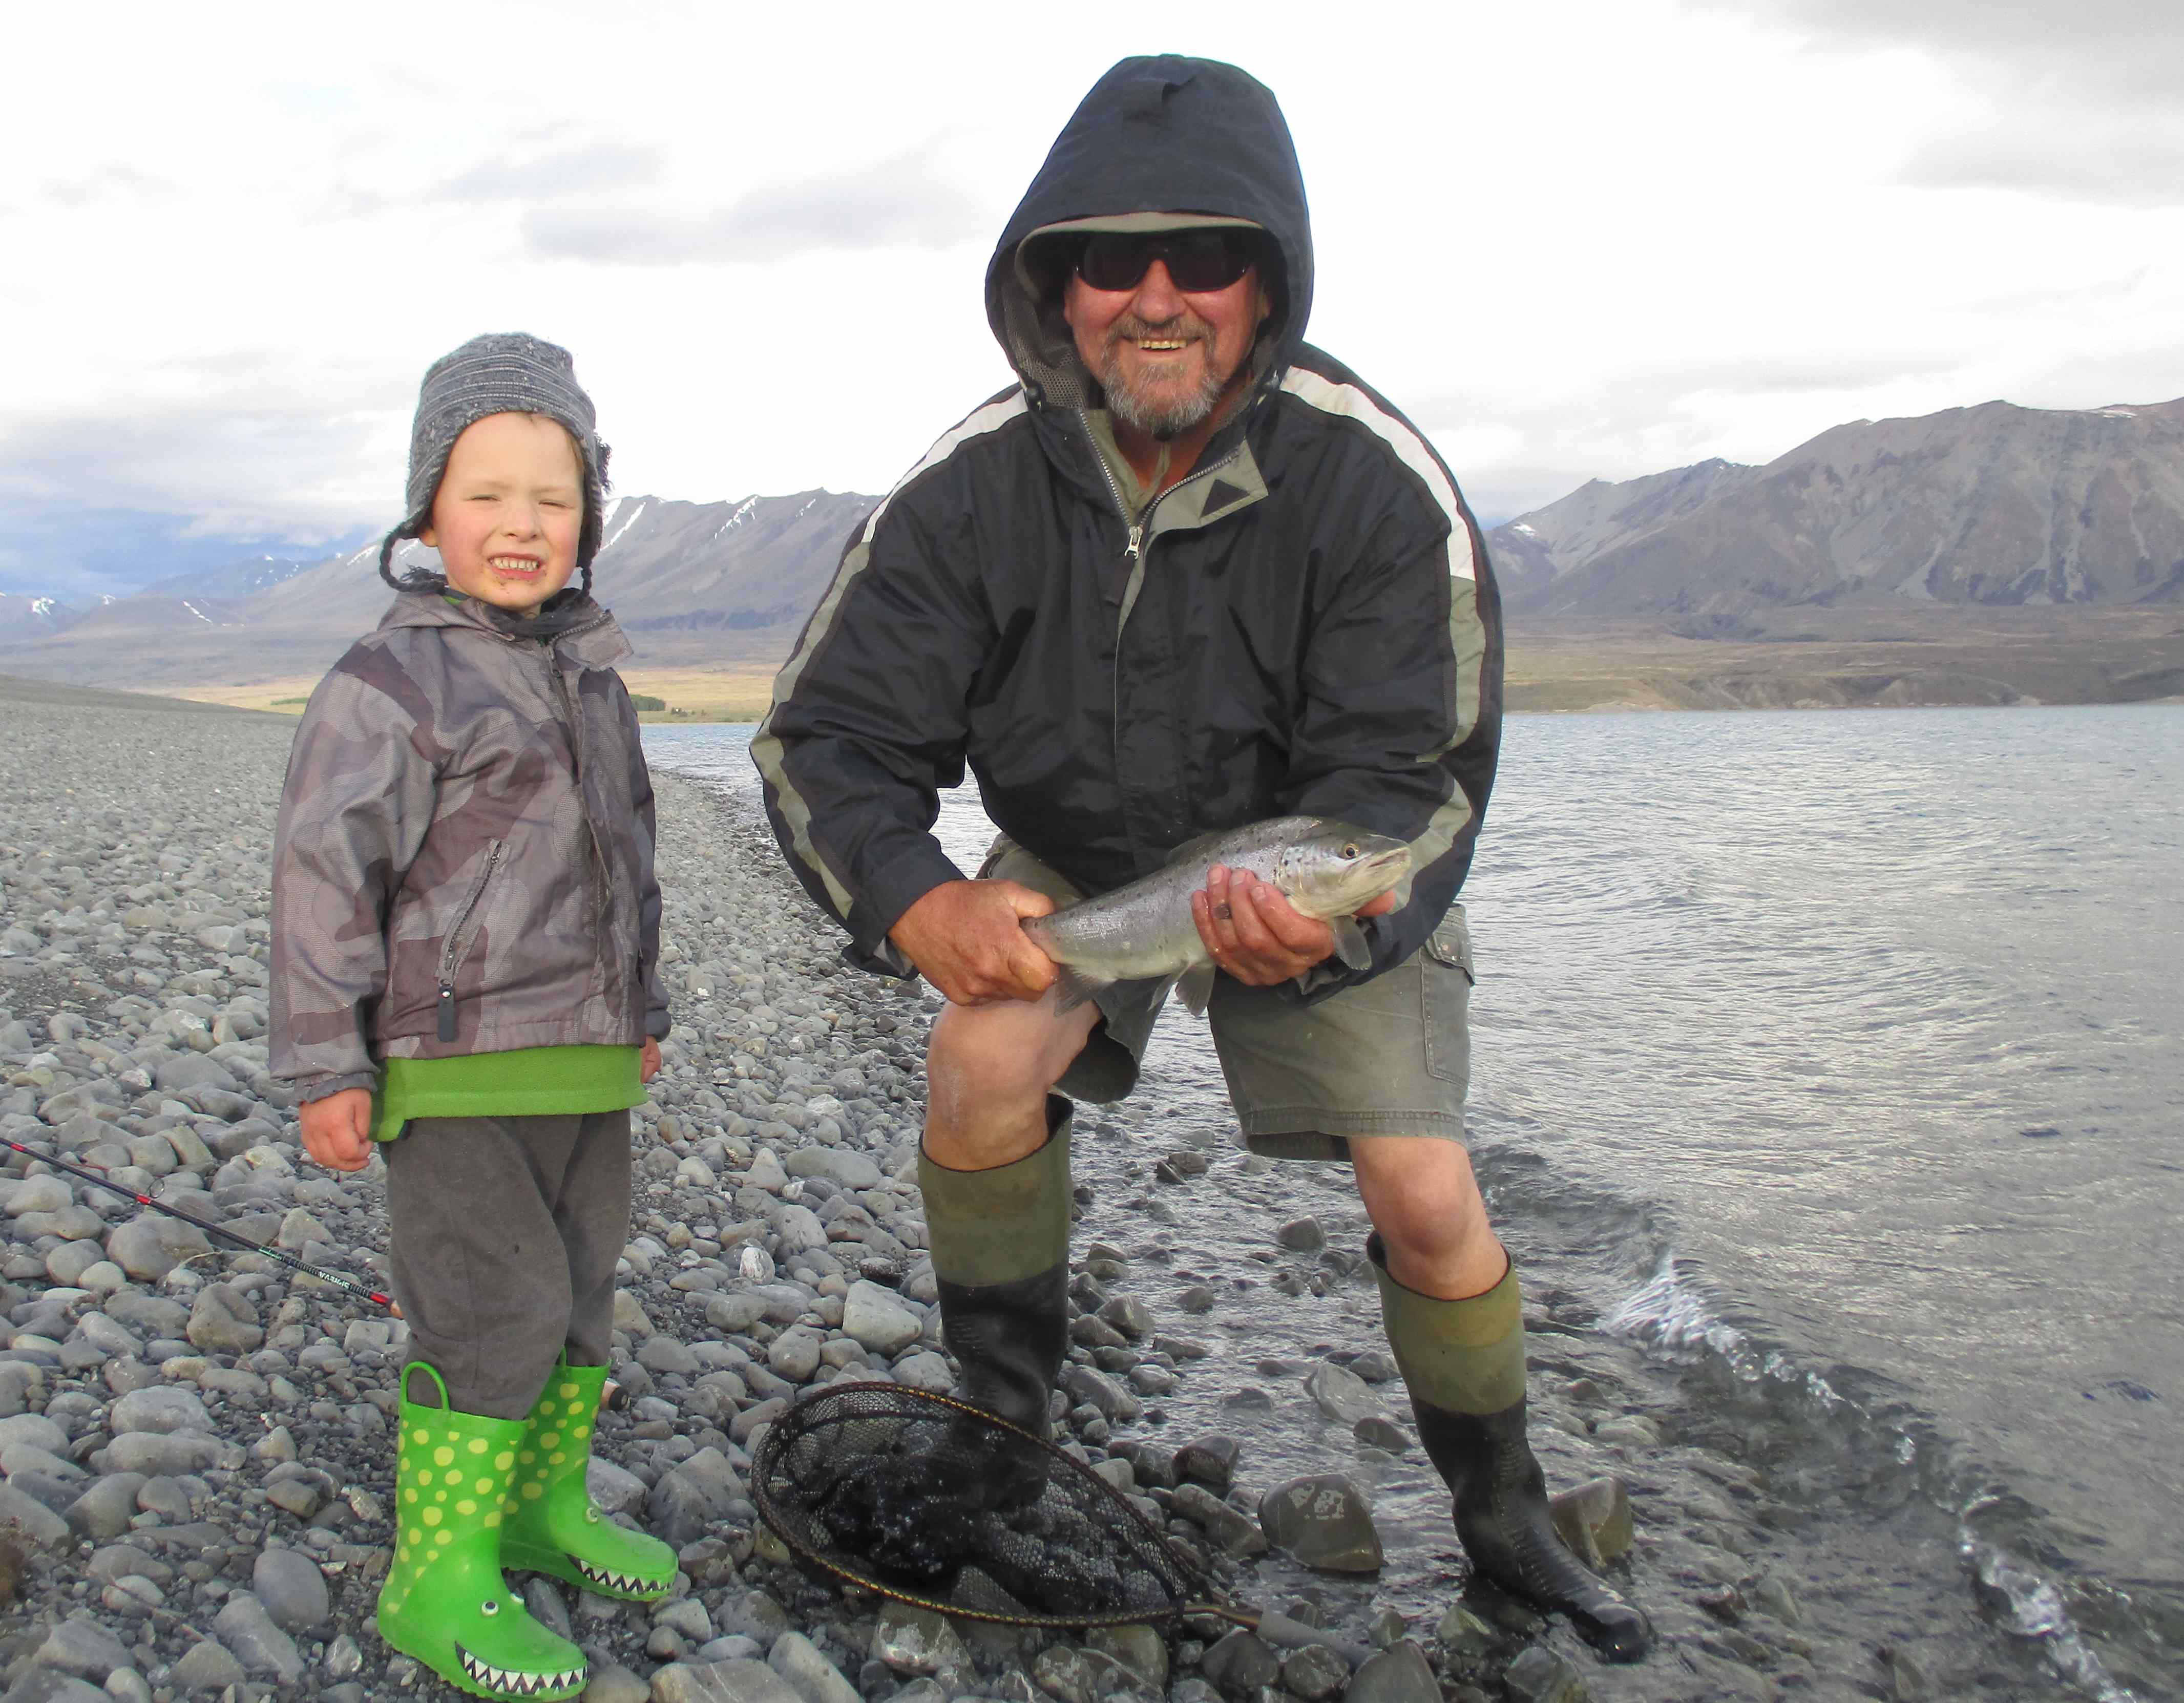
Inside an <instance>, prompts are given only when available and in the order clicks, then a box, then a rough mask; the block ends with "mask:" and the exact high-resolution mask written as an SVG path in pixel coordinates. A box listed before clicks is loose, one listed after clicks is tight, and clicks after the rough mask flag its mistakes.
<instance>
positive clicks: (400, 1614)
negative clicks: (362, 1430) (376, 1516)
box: [379, 1361, 587, 1700]
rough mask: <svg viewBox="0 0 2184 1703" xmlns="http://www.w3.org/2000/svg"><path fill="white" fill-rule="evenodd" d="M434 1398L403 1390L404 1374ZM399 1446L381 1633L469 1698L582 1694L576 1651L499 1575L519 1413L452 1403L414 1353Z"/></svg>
mask: <svg viewBox="0 0 2184 1703" xmlns="http://www.w3.org/2000/svg"><path fill="white" fill-rule="evenodd" d="M411 1372H424V1373H426V1375H427V1376H428V1377H431V1378H432V1382H433V1383H435V1384H437V1386H438V1387H439V1391H440V1405H438V1406H437V1407H426V1406H423V1405H420V1404H418V1403H415V1402H413V1401H411V1400H409V1374H410V1373H411ZM401 1389H402V1408H401V1413H402V1445H401V1455H400V1456H399V1458H398V1461H397V1464H396V1466H395V1472H394V1479H395V1483H394V1522H395V1523H394V1565H393V1568H392V1569H390V1570H389V1571H388V1572H387V1583H385V1584H384V1585H382V1587H381V1588H380V1592H379V1635H380V1636H381V1637H382V1638H383V1639H386V1640H387V1643H389V1644H390V1645H393V1647H394V1648H395V1649H397V1650H400V1651H401V1652H402V1653H403V1654H404V1655H405V1656H415V1657H416V1658H417V1660H418V1661H421V1662H423V1663H424V1664H425V1665H426V1667H429V1668H431V1669H432V1672H435V1673H437V1674H438V1675H439V1676H440V1678H443V1679H444V1680H446V1681H447V1682H448V1684H450V1685H452V1686H454V1687H455V1689H457V1690H460V1691H467V1692H469V1693H471V1695H473V1696H477V1697H533V1698H545V1699H549V1700H550V1699H555V1698H565V1697H575V1696H577V1695H580V1694H581V1693H582V1690H583V1689H584V1683H585V1679H586V1678H587V1671H586V1663H585V1661H584V1653H583V1651H582V1650H579V1649H577V1646H576V1645H573V1644H571V1643H570V1642H569V1640H568V1639H565V1638H557V1637H555V1636H554V1634H553V1633H550V1632H549V1631H548V1630H547V1629H546V1628H544V1627H543V1626H541V1625H540V1624H539V1623H538V1622H537V1621H535V1620H533V1619H532V1617H531V1614H530V1611H529V1610H527V1609H526V1608H525V1607H524V1606H523V1605H522V1603H521V1602H520V1601H518V1600H516V1599H515V1597H514V1596H512V1595H511V1594H510V1593H509V1589H508V1582H507V1581H506V1580H505V1579H504V1578H501V1576H500V1567H501V1522H502V1518H503V1508H504V1505H505V1503H506V1502H507V1500H508V1487H509V1484H510V1481H511V1480H512V1479H513V1478H515V1472H516V1445H517V1444H519V1443H520V1442H521V1440H522V1438H523V1428H524V1422H523V1421H522V1420H521V1419H493V1418H489V1417H487V1416H485V1415H483V1414H478V1413H458V1412H457V1411H455V1410H454V1408H452V1407H450V1406H448V1386H447V1383H446V1382H445V1380H443V1378H442V1377H441V1376H440V1374H439V1373H438V1372H437V1371H435V1370H434V1369H433V1368H432V1366H427V1365H426V1363H425V1362H424V1361H410V1363H409V1365H408V1366H404V1367H403V1368H402V1385H401Z"/></svg>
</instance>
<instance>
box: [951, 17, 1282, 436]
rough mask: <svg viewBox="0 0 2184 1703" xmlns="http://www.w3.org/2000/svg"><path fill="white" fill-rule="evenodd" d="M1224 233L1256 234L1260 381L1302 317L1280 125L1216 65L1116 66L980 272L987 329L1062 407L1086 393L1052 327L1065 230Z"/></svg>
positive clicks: (1249, 90)
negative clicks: (1214, 229) (1262, 299)
mask: <svg viewBox="0 0 2184 1703" xmlns="http://www.w3.org/2000/svg"><path fill="white" fill-rule="evenodd" d="M1230 223H1240V224H1245V225H1256V226H1257V227H1258V228H1259V229H1261V230H1262V231H1265V232H1266V243H1267V247H1268V251H1269V252H1268V259H1266V261H1265V263H1264V264H1263V265H1262V278H1263V279H1264V281H1265V282H1266V285H1267V287H1268V294H1269V296H1270V298H1272V300H1273V313H1272V314H1269V315H1268V318H1267V320H1266V323H1265V324H1264V325H1262V326H1261V327H1260V328H1259V337H1258V341H1257V342H1256V344H1255V345H1254V346H1253V349H1252V353H1251V365H1252V377H1253V381H1254V383H1255V385H1256V384H1263V383H1264V382H1266V381H1267V379H1268V376H1269V375H1277V376H1278V375H1279V373H1280V371H1281V370H1282V369H1283V368H1284V367H1286V366H1287V365H1289V364H1290V360H1291V359H1293V358H1294V356H1295V353H1296V349H1297V347H1298V345H1299V344H1301V342H1303V341H1304V327H1305V321H1306V320H1307V318H1309V317H1310V315H1311V312H1312V220H1311V215H1310V213H1309V211H1308V210H1307V207H1306V205H1305V194H1304V177H1303V175H1302V174H1301V172H1300V171H1299V170H1298V168H1297V158H1296V147H1295V144H1294V143H1292V142H1291V141H1290V129H1289V125H1288V123H1287V121H1286V120H1284V119H1283V117H1282V109H1281V108H1280V106H1279V105H1278V104H1277V103H1276V102H1275V100H1274V97H1273V92H1272V91H1271V90H1269V89H1268V87H1267V86H1265V85H1264V84H1262V83H1261V82H1260V81H1258V80H1257V79H1256V78H1255V77H1252V76H1251V75H1249V74H1248V73H1247V72H1245V71H1241V70H1238V69H1237V68H1236V67H1235V66H1234V65H1230V64H1223V63H1222V62H1221V61H1220V60H1218V59H1190V58H1182V57H1180V56H1178V55H1174V54H1162V55H1160V56H1158V57H1155V58H1130V59H1124V60H1123V61H1122V62H1121V63H1120V64H1117V65H1116V66H1115V67H1114V68H1113V69H1112V70H1110V71H1109V72H1108V73H1107V74H1106V75H1105V76H1103V77H1101V78H1100V81H1098V82H1096V83H1095V84H1094V85H1093V86H1092V91H1091V92H1090V93H1089V94H1088V95H1086V96H1085V97H1084V100H1083V101H1082V102H1081V103H1079V104H1078V109H1077V110H1076V112H1075V113H1074V114H1072V115H1071V117H1070V120H1069V122H1068V123H1067V125H1063V126H1062V130H1061V135H1060V136H1057V137H1056V138H1055V142H1054V146H1053V147H1051V148H1050V149H1049V150H1048V151H1047V156H1046V161H1045V164H1043V165H1041V166H1040V167H1039V173H1038V175H1036V176H1035V177H1034V178H1033V179H1032V183H1031V187H1030V188H1029V189H1028V190H1026V191H1025V192H1024V198H1023V199H1022V201H1021V202H1019V203H1017V210H1016V211H1015V212H1014V213H1013V214H1011V215H1010V218H1009V222H1008V225H1007V227H1006V229H1005V230H1004V231H1002V233H1001V240H1000V243H999V244H998V245H997V246H996V247H995V250H994V258H993V259H992V260H991V261H990V262H989V264H988V265H987V268H986V318H987V320H988V322H989V324H990V325H991V326H993V328H994V335H995V337H997V338H999V339H1000V344H1001V348H1002V349H1003V350H1004V352H1006V354H1007V355H1008V358H1009V362H1010V365H1012V366H1014V367H1015V368H1016V370H1017V374H1018V375H1019V376H1021V377H1022V380H1023V381H1024V384H1025V387H1026V388H1027V389H1028V390H1029V391H1030V392H1032V394H1033V396H1034V398H1042V399H1044V400H1045V401H1048V402H1050V403H1054V404H1056V406H1058V407H1063V408H1075V407H1078V406H1080V405H1083V404H1085V403H1090V402H1092V401H1094V400H1095V399H1096V398H1097V395H1098V386H1097V385H1096V384H1095V382H1094V381H1093V379H1092V377H1091V376H1090V375H1089V373H1087V372H1086V371H1085V370H1084V363H1083V362H1082V361H1080V360H1079V359H1078V356H1077V348H1076V343H1075V340H1074V339H1073V337H1071V335H1070V331H1069V327H1068V326H1067V323H1065V322H1064V320H1062V317H1061V285H1062V283H1063V282H1064V281H1066V279H1067V273H1066V271H1064V270H1061V268H1060V265H1059V264H1058V263H1059V260H1060V257H1061V253H1066V252H1067V249H1066V245H1067V242H1068V240H1069V234H1070V233H1071V232H1073V231H1093V230H1110V231H1113V230H1138V231H1143V230H1159V229H1174V228H1178V227H1183V226H1189V225H1221V224H1230ZM1043 262H1044V263H1045V264H1043Z"/></svg>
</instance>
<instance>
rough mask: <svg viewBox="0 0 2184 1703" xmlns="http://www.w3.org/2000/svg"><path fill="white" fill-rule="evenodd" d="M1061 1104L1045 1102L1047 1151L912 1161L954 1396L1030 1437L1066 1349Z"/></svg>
mask: <svg viewBox="0 0 2184 1703" xmlns="http://www.w3.org/2000/svg"><path fill="white" fill-rule="evenodd" d="M1069 1121H1070V1106H1069V1102H1068V1101H1067V1100H1066V1099H1062V1098H1061V1096H1060V1095H1059V1094H1050V1095H1048V1096H1047V1101H1046V1127H1047V1138H1046V1140H1045V1144H1043V1145H1042V1146H1040V1148H1039V1150H1038V1151H1037V1152H1035V1153H1030V1154H1027V1155H1025V1156H1024V1157H1023V1158H1022V1159H1019V1160H1016V1161H1015V1162H1014V1163H1013V1164H1010V1165H1003V1166H996V1167H995V1169H993V1170H991V1171H951V1170H950V1169H948V1167H947V1166H943V1165H939V1164H937V1163H935V1162H934V1160H933V1159H932V1158H931V1157H930V1156H929V1155H927V1154H926V1153H925V1152H924V1151H923V1150H922V1149H920V1151H919V1153H918V1156H917V1181H918V1187H919V1188H921V1189H922V1191H923V1193H924V1195H925V1225H926V1232H927V1234H928V1237H929V1238H931V1240H932V1243H933V1278H934V1281H935V1283H936V1285H937V1286H938V1288H939V1291H940V1319H941V1323H942V1326H943V1327H944V1330H945V1332H946V1333H947V1338H948V1347H949V1350H950V1352H951V1353H953V1354H954V1355H955V1356H956V1361H957V1363H958V1364H959V1365H961V1366H962V1368H963V1383H962V1387H961V1389H960V1390H959V1391H958V1392H957V1393H958V1394H961V1396H962V1398H963V1399H964V1400H966V1401H973V1402H976V1403H977V1404H978V1405H979V1406H981V1407H983V1408H987V1409H989V1410H990V1411H993V1412H995V1413H998V1414H1000V1416H1001V1417H1002V1418H1004V1419H1006V1420H1009V1421H1011V1422H1013V1423H1015V1424H1017V1425H1019V1426H1021V1427H1022V1428H1023V1429H1025V1430H1026V1431H1028V1432H1030V1433H1032V1434H1033V1435H1034V1437H1045V1435H1046V1434H1047V1422H1046V1411H1047V1398H1048V1396H1049V1394H1050V1393H1051V1392H1052V1391H1053V1389H1054V1380H1055V1377H1056V1375H1057V1374H1058V1373H1059V1372H1061V1361H1062V1356H1063V1355H1064V1354H1065V1353H1066V1352H1067V1350H1068V1347H1069V1217H1070V1210H1069V1209H1070V1195H1069Z"/></svg>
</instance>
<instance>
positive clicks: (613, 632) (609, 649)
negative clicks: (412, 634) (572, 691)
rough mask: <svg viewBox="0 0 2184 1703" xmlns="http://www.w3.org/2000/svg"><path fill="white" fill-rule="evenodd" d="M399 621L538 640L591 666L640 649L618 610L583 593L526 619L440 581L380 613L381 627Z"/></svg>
mask: <svg viewBox="0 0 2184 1703" xmlns="http://www.w3.org/2000/svg"><path fill="white" fill-rule="evenodd" d="M398 627H446V628H458V629H460V628H467V629H469V630H470V631H471V632H482V633H485V634H487V635H489V636H490V637H493V638H497V639H499V641H500V642H501V643H504V644H521V643H525V642H526V641H529V640H537V641H538V642H539V643H543V644H545V645H548V646H549V647H550V648H552V649H553V650H554V652H555V653H556V654H559V655H560V656H563V657H565V658H566V659H568V660H570V661H571V662H574V663H577V664H578V665H582V667H585V668H611V667H613V666H614V665H616V663H618V662H621V660H623V659H625V658H627V657H629V656H632V655H634V654H636V652H635V650H634V648H632V646H631V644H630V642H629V640H628V639H627V637H625V636H624V635H623V633H622V630H621V626H619V625H618V624H617V623H616V621H615V618H614V616H613V615H611V614H610V613H609V612H608V611H607V609H604V607H602V606H601V605H600V604H599V603H598V602H597V601H596V600H595V599H593V598H590V597H588V596H587V595H585V594H583V593H577V595H576V596H575V597H573V598H569V599H568V600H567V601H566V602H560V603H558V604H557V606H556V607H555V608H554V609H552V610H550V611H548V612H546V613H544V614H543V615H537V616H533V617H531V618H530V619H528V620H526V619H525V618H524V617H522V616H521V615H510V614H509V613H508V612H507V611H506V610H505V609H495V608H493V605H492V604H482V603H480V602H478V601H477V599H476V598H465V597H456V596H451V595H449V594H448V593H445V592H443V591H442V590H440V589H439V588H438V587H425V588H423V589H421V590H417V591H406V592H404V593H402V594H401V595H400V596H399V597H398V598H395V599H394V602H393V605H392V606H391V607H390V608H389V609H387V613H386V614H385V615H382V616H381V617H380V621H379V629H378V630H379V631H380V632H392V631H393V630H394V629H396V628H398Z"/></svg>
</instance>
